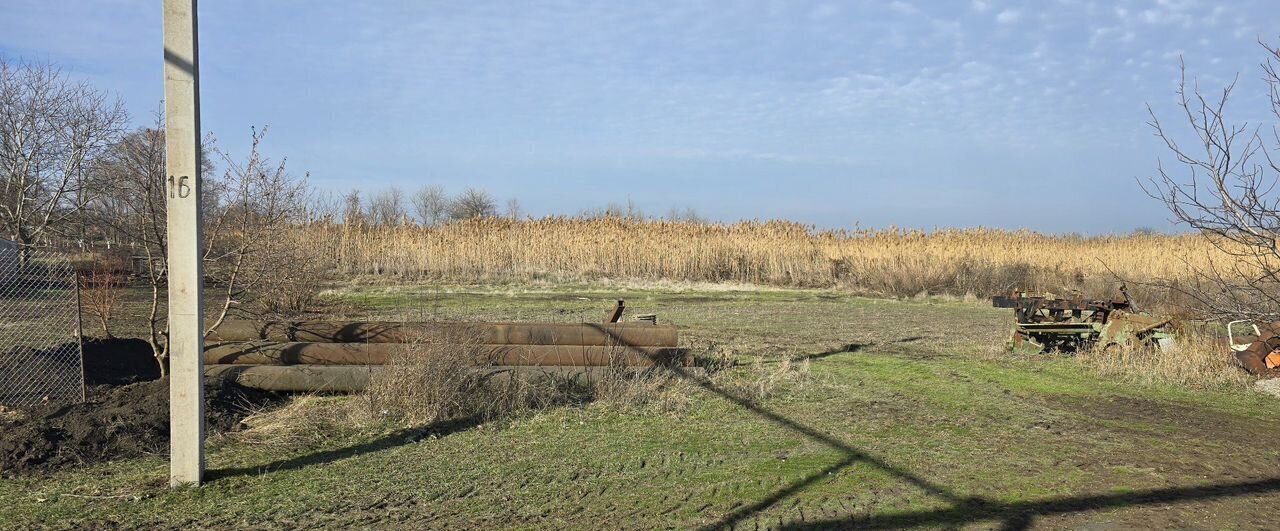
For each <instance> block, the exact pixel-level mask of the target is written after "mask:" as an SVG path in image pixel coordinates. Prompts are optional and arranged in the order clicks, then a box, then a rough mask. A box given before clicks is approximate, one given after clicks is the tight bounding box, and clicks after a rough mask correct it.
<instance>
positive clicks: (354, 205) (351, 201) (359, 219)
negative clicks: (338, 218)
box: [342, 190, 365, 225]
mask: <svg viewBox="0 0 1280 531" xmlns="http://www.w3.org/2000/svg"><path fill="white" fill-rule="evenodd" d="M364 219H365V216H364V203H363V202H362V201H361V200H360V190H352V191H350V192H348V193H346V194H344V195H343V196H342V223H344V224H347V225H359V224H360V223H363V222H364Z"/></svg>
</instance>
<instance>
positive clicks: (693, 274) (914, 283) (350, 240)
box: [293, 217, 1215, 296]
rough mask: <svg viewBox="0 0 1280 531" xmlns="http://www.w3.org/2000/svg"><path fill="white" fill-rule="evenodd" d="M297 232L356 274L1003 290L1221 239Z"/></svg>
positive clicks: (611, 229) (1048, 286)
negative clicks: (1208, 240)
mask: <svg viewBox="0 0 1280 531" xmlns="http://www.w3.org/2000/svg"><path fill="white" fill-rule="evenodd" d="M293 236H294V237H297V238H302V239H304V240H305V241H306V242H307V243H308V244H309V245H313V246H316V247H317V248H318V249H321V250H322V252H320V253H318V254H320V255H322V256H324V257H326V258H327V259H328V260H331V261H332V266H333V267H334V268H336V269H337V270H338V271H340V272H342V273H343V274H347V275H373V276H394V277H399V278H433V279H443V280H456V281H475V280H498V279H501V280H530V279H543V278H547V279H556V280H591V279H601V278H610V279H636V280H677V281H711V282H725V281H728V282H745V283H754V284H765V285H778V286H796V287H836V286H840V287H848V288H850V289H854V290H860V291H866V292H871V293H877V294H883V295H891V296H910V295H916V294H919V293H922V292H927V293H930V294H954V295H965V294H974V295H979V296H986V295H992V294H995V293H1000V292H1004V291H1008V290H1010V289H1014V288H1018V289H1025V290H1048V291H1058V292H1062V291H1069V290H1075V289H1078V290H1081V291H1086V292H1089V291H1111V290H1113V289H1114V281H1115V280H1116V276H1117V275H1118V276H1120V277H1123V278H1127V279H1130V280H1136V281H1144V280H1152V279H1164V280H1177V279H1180V278H1185V277H1187V276H1188V273H1189V269H1188V265H1189V264H1190V265H1192V266H1203V265H1205V263H1207V261H1208V260H1210V259H1211V258H1212V256H1213V254H1214V252H1215V251H1214V249H1213V248H1212V246H1211V245H1210V244H1209V243H1207V242H1206V241H1204V240H1203V239H1202V238H1200V237H1199V236H1195V235H1180V236H1168V235H1151V234H1134V235H1126V236H1097V237H1081V236H1072V235H1045V234H1039V233H1035V232H1029V231H1005V230H993V229H964V230H959V229H944V230H936V231H932V232H927V233H926V232H922V231H908V230H898V229H888V230H858V231H823V230H816V229H814V228H813V227H810V226H806V225H802V224H798V223H792V222H784V221H769V222H755V221H750V222H740V223H732V224H705V223H696V222H684V221H658V220H636V219H626V218H592V219H579V218H564V217H548V218H543V219H537V220H510V219H498V218H487V219H475V220H468V221H463V222H456V223H449V224H445V225H442V226H439V227H418V226H414V225H411V224H410V225H403V226H398V227H378V228H374V227H367V226H362V225H342V224H323V223H321V224H314V225H309V226H305V227H298V228H296V229H294V231H293Z"/></svg>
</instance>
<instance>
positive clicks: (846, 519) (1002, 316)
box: [0, 286, 1280, 529]
mask: <svg viewBox="0 0 1280 531" xmlns="http://www.w3.org/2000/svg"><path fill="white" fill-rule="evenodd" d="M330 296H331V297H333V298H335V299H337V300H340V301H342V304H341V305H340V309H341V311H343V312H346V313H348V314H350V316H353V317H371V318H398V317H405V318H413V317H415V316H430V317H449V318H464V319H501V320H535V319H537V320H551V321H566V322H569V321H583V320H589V321H596V320H598V319H599V318H600V316H602V315H603V314H604V312H605V310H606V309H607V308H608V307H609V305H610V304H612V301H613V300H614V299H618V298H623V299H626V300H627V304H628V306H629V308H630V310H629V311H630V312H633V313H656V314H658V318H659V321H660V322H667V323H674V324H677V325H680V326H681V327H683V328H684V330H683V332H682V333H683V337H684V338H687V340H688V342H689V344H690V345H691V346H693V347H694V348H697V349H710V350H714V351H715V352H720V353H729V355H731V356H732V357H733V358H735V359H736V360H737V362H738V365H737V366H735V367H734V368H732V369H729V371H730V373H729V374H723V375H719V376H718V377H716V378H712V379H711V380H709V381H708V380H703V379H699V378H696V377H691V378H690V379H688V380H686V381H685V383H684V384H681V385H680V387H681V389H680V390H679V392H678V393H670V394H669V395H666V396H667V399H664V400H661V401H657V402H654V403H650V404H646V405H643V406H637V407H626V406H625V405H618V404H611V403H602V402H598V403H591V404H586V405H583V406H578V407H558V408H553V409H547V410H542V411H538V412H535V413H532V414H529V415H525V416H521V417H518V418H514V419H508V420H501V421H494V422H491V423H488V424H482V425H478V426H476V425H470V424H468V423H462V422H458V423H452V424H440V425H432V426H408V427H406V426H373V427H367V428H361V429H354V428H353V429H346V430H336V431H335V432H334V433H332V434H331V435H330V436H328V437H325V438H323V439H322V440H319V442H314V443H309V444H306V445H303V446H301V447H297V448H294V449H292V450H290V451H284V452H281V451H280V450H279V449H278V448H275V447H263V446H259V445H255V444H250V443H246V442H243V441H238V440H234V439H227V438H222V439H216V440H214V441H213V442H212V443H211V445H210V446H211V448H210V451H209V466H210V476H211V478H212V479H211V481H209V482H208V484H206V485H205V486H203V487H200V488H190V489H178V490H170V489H168V488H166V487H165V484H166V481H167V480H166V477H167V476H166V474H167V468H166V462H165V459H164V457H163V456H155V457H149V458H143V459H136V460H127V461H123V462H115V463H108V464H104V465H95V466H90V467H85V468H81V469H76V470H71V471H63V472H59V473H56V474H53V475H49V476H41V477H23V478H19V479H12V480H0V522H3V523H4V525H5V526H6V527H10V528H31V527H52V528H80V529H84V528H112V527H144V528H190V527H210V528H255V529H260V528H350V527H356V528H365V527H382V528H396V529H401V528H490V527H517V528H557V529H558V528H572V529H608V528H620V529H650V528H677V529H698V528H706V529H718V528H737V529H765V528H772V529H780V528H781V529H824V528H845V527H858V528H879V529H885V528H903V527H925V528H955V527H973V528H993V527H995V528H1009V529H1019V528H1025V527H1028V526H1031V527H1042V526H1043V527H1048V528H1058V527H1072V528H1075V527H1091V528H1099V529H1105V528H1111V527H1117V528H1125V527H1135V526H1138V527H1155V528H1166V527H1191V528H1250V527H1260V528H1265V527H1269V526H1271V525H1273V520H1274V518H1273V517H1272V516H1271V515H1270V511H1271V508H1272V506H1273V505H1274V504H1275V503H1276V502H1278V501H1280V450H1277V449H1276V445H1275V441H1276V440H1277V438H1278V437H1280V420H1277V418H1276V416H1275V415H1274V412H1275V410H1276V407H1277V403H1276V402H1275V401H1274V399H1271V398H1267V397H1264V396H1262V395H1257V394H1252V393H1246V392H1242V391H1240V390H1238V389H1237V390H1227V389H1224V390H1217V391H1190V390H1185V389H1180V388H1175V387H1165V386H1137V385H1133V384H1125V383H1122V382H1118V381H1108V380H1105V379H1100V378H1098V377H1097V376H1095V375H1094V374H1093V373H1091V372H1090V371H1089V370H1088V369H1086V368H1084V367H1082V366H1081V365H1079V364H1078V363H1076V362H1074V361H1072V360H1070V359H1064V358H1049V357H1044V358H1035V359H1032V358H1013V357H1011V356H1009V355H1004V354H1001V353H999V352H998V349H997V348H996V347H997V346H998V345H999V344H1000V343H1001V342H1002V341H1003V339H1004V335H1005V333H1006V332H1007V324H1008V320H1009V319H1010V316H1009V315H1008V314H1007V312H1006V311H1003V310H996V309H992V308H989V307H987V306H986V305H985V304H983V303H981V302H958V301H954V302H939V301H888V300H875V299H866V298H858V297H852V296H847V295H843V294H839V293H836V292H828V291H798V290H769V291H745V290H743V291H736V290H731V289H710V288H708V287H705V286H701V287H699V286H695V287H693V288H689V289H676V288H659V287H647V288H627V287H624V286H622V287H620V286H610V287H607V288H601V287H595V288H593V287H590V286H572V287H554V288H552V287H545V288H543V287H536V286H534V287H530V286H498V287H494V286H490V287H467V286H426V287H412V286H411V287H396V288H386V287H364V288H351V289H346V290H342V291H340V292H338V293H334V294H331V295H330ZM784 360H786V361H784ZM783 366H790V369H787V370H783V369H780V368H779V367H783ZM770 374H774V375H778V377H777V378H776V379H775V380H771V381H770V383H769V385H768V388H767V389H761V384H760V380H761V378H760V375H770ZM342 400H349V399H348V398H340V397H339V398H324V399H320V400H318V401H317V403H318V404H319V405H320V406H321V407H323V406H324V405H326V404H327V405H329V406H330V407H338V405H339V404H338V402H340V401H342Z"/></svg>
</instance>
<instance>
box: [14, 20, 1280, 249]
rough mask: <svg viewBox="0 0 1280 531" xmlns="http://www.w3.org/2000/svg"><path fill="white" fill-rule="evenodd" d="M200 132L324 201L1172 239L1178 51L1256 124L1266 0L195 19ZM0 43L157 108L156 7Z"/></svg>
mask: <svg viewBox="0 0 1280 531" xmlns="http://www.w3.org/2000/svg"><path fill="white" fill-rule="evenodd" d="M200 31H201V34H200V45H201V76H202V79H201V98H202V106H203V108H202V120H203V125H204V127H205V130H206V131H211V132H213V133H214V134H215V135H216V136H217V138H218V141H219V145H220V146H221V147H223V148H225V149H228V150H230V151H232V152H243V150H244V148H245V146H246V143H247V142H246V141H247V139H248V136H249V128H250V126H252V125H259V126H261V125H263V124H268V125H270V127H271V132H270V134H269V136H268V139H267V142H266V148H267V150H268V151H269V152H270V154H272V155H274V156H276V157H280V156H287V157H288V159H289V163H290V166H291V167H292V168H293V169H294V170H295V171H297V172H303V171H309V172H310V173H311V179H312V182H313V183H314V184H315V185H316V186H317V187H319V188H321V189H325V190H334V191H342V190H349V189H351V188H352V187H358V188H362V189H366V190H369V189H375V188H378V187H383V186H391V185H395V186H398V187H400V188H402V189H405V190H413V189H415V188H417V187H419V186H421V185H423V184H429V183H430V184H441V185H444V186H445V187H446V188H447V189H449V190H451V191H459V190H461V189H463V188H464V187H466V186H477V187H481V188H484V189H487V190H489V191H490V192H492V193H493V194H494V195H495V196H496V197H498V198H499V199H500V200H505V199H506V198H509V197H517V198H519V200H520V202H521V204H522V206H523V208H524V209H525V211H526V212H527V213H529V214H534V215H542V214H551V213H574V212H577V211H579V210H581V209H584V208H590V207H600V206H604V205H605V204H606V203H609V202H619V203H620V202H625V201H626V200H627V199H628V198H630V199H631V200H633V201H634V202H635V203H636V204H637V205H638V206H640V207H641V208H642V209H644V210H645V211H646V212H648V213H651V214H663V213H665V212H666V211H667V210H668V209H670V208H672V207H678V208H686V207H693V208H695V209H697V211H698V212H699V213H701V214H702V215H704V216H707V217H711V218H715V219H722V220H736V219H742V218H747V219H750V218H759V219H766V218H787V219H794V220H799V221H803V222H806V223H812V224H815V225H818V226H821V227H852V226H854V225H855V224H858V225H860V226H862V227H885V226H889V225H897V226H900V227H923V228H931V227H935V226H965V227H967V226H998V227H1009V228H1015V227H1028V228H1033V229H1037V230H1043V231H1051V232H1069V231H1080V232H1088V233H1102V232H1124V231H1128V230H1132V229H1134V228H1137V227H1154V228H1157V229H1161V230H1166V229H1168V228H1169V225H1168V223H1167V221H1166V219H1167V217H1168V216H1167V215H1166V214H1165V213H1164V211H1163V210H1162V209H1161V207H1160V205H1159V204H1157V203H1156V202H1154V201H1152V200H1150V199H1149V198H1147V197H1146V196H1145V195H1144V194H1143V192H1142V191H1141V189H1140V188H1139V187H1138V185H1137V183H1136V181H1135V179H1138V178H1143V177H1145V176H1148V175H1150V174H1151V173H1152V171H1153V169H1154V168H1155V165H1156V162H1157V160H1158V159H1159V158H1161V157H1163V158H1164V159H1165V160H1166V161H1168V160H1169V157H1168V155H1167V154H1166V153H1165V152H1164V151H1163V148H1162V147H1161V145H1160V144H1159V143H1158V141H1157V139H1155V138H1153V137H1152V134H1151V130H1150V129H1149V128H1148V127H1147V126H1146V124H1145V123H1146V121H1147V115H1146V110H1145V106H1144V105H1145V104H1147V103H1150V104H1151V105H1152V106H1153V107H1154V108H1155V109H1156V111H1157V112H1158V113H1159V114H1161V115H1162V116H1166V117H1168V118H1170V119H1174V118H1176V113H1175V110H1176V109H1175V108H1174V106H1173V104H1174V100H1173V90H1174V88H1175V83H1176V81H1177V76H1178V69H1177V64H1178V57H1179V55H1181V56H1183V57H1185V59H1186V62H1187V65H1188V68H1189V70H1190V71H1191V72H1194V73H1195V74H1196V75H1197V76H1198V77H1199V80H1200V82H1201V84H1202V86H1205V87H1218V86H1221V85H1222V84H1223V83H1225V82H1227V81H1229V80H1230V79H1231V78H1232V77H1233V76H1234V75H1235V74H1236V73H1237V72H1239V73H1240V74H1241V82H1240V87H1239V88H1238V91H1239V92H1238V96H1237V98H1236V105H1235V107H1234V113H1233V116H1234V117H1235V118H1237V119H1239V120H1242V121H1245V120H1247V121H1250V122H1251V123H1260V124H1269V123H1270V122H1268V121H1267V120H1271V119H1273V117H1272V116H1270V115H1269V114H1268V112H1267V111H1268V108H1267V106H1266V105H1265V104H1266V100H1265V86H1264V85H1263V84H1262V83H1261V81H1260V77H1261V72H1260V70H1259V68H1258V64H1259V62H1260V61H1261V60H1262V59H1263V53H1262V52H1263V51H1262V49H1261V48H1260V47H1259V45H1258V44H1257V40H1258V39H1259V38H1262V39H1271V40H1272V42H1276V43H1280V7H1278V6H1277V5H1276V4H1274V3H1272V2H1269V1H1256V2H1250V1H1241V2H1208V1H1196V0H1134V1H1127V2H1125V1H1121V2H1115V3H1109V2H1093V1H1084V0H1058V1H1044V2H1026V3H1018V2H1012V1H998V0H981V1H954V2H942V1H935V2H925V1H922V0H914V1H894V2H801V1H769V2H746V1H744V2H730V1H707V2H697V1H690V0H685V1H678V2H643V1H636V2H623V1H616V2H578V1H573V0H563V1H555V2H540V1H523V2H487V1H468V2H428V1H420V2H419V1H381V2H360V1H349V2H321V1H273V2H251V1H230V0H222V1H209V0H206V1H205V2H203V3H202V4H201V6H200ZM0 53H3V54H4V55H5V56H6V57H8V58H10V59H17V58H21V59H28V60H37V61H49V62H53V63H56V64H58V65H60V66H62V67H63V68H64V69H65V70H66V71H67V72H68V73H69V74H71V75H74V76H77V77H83V78H86V79H89V80H91V81H92V82H93V83H95V84H96V85H97V86H99V87H100V88H102V89H105V90H109V91H112V92H115V93H118V94H119V95H120V96H121V97H122V98H123V99H124V100H125V101H126V102H127V104H128V107H129V109H130V112H131V115H132V117H133V119H134V121H135V122H136V123H137V124H138V125H144V124H149V123H151V120H152V119H151V116H150V114H151V113H152V112H153V111H154V110H155V109H156V108H158V106H159V104H160V99H161V95H162V76H161V67H162V65H161V35H160V2H159V1H158V0H156V1H146V2H137V1H123V0H116V1H107V0H101V1H88V0H85V1H61V2H49V1H38V0H5V1H4V2H3V3H0Z"/></svg>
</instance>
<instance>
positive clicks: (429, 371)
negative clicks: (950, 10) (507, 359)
mask: <svg viewBox="0 0 1280 531" xmlns="http://www.w3.org/2000/svg"><path fill="white" fill-rule="evenodd" d="M448 341H449V342H447V343H445V342H442V341H439V340H435V339H423V340H420V341H417V342H415V343H412V344H410V345H408V346H407V348H406V349H405V351H404V352H403V353H401V354H400V355H397V356H393V357H392V358H391V359H389V360H388V361H387V363H386V365H384V366H383V367H382V370H381V371H380V372H378V373H375V375H374V376H373V378H372V379H371V381H370V382H369V389H368V390H367V391H366V392H365V403H366V406H367V409H368V412H369V413H370V415H371V416H373V417H375V418H381V419H387V420H393V421H403V422H408V423H415V424H427V423H435V422H441V421H447V420H455V419H469V420H472V421H476V422H483V421H487V420H492V419H496V418H500V417H505V416H509V415H514V414H519V413H521V412H525V411H529V410H533V409H539V408H544V407H549V406H553V405H561V404H566V403H573V402H577V401H582V400H585V399H589V390H587V389H583V388H581V386H580V384H579V383H578V382H577V381H574V380H568V379H563V378H554V377H542V376H540V375H524V374H517V373H513V372H510V371H497V370H495V369H494V368H493V367H494V365H493V363H492V362H491V361H489V360H486V359H484V357H483V355H482V353H481V349H480V345H479V343H478V342H475V341H462V340H460V339H459V338H456V337H455V338H448Z"/></svg>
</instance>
